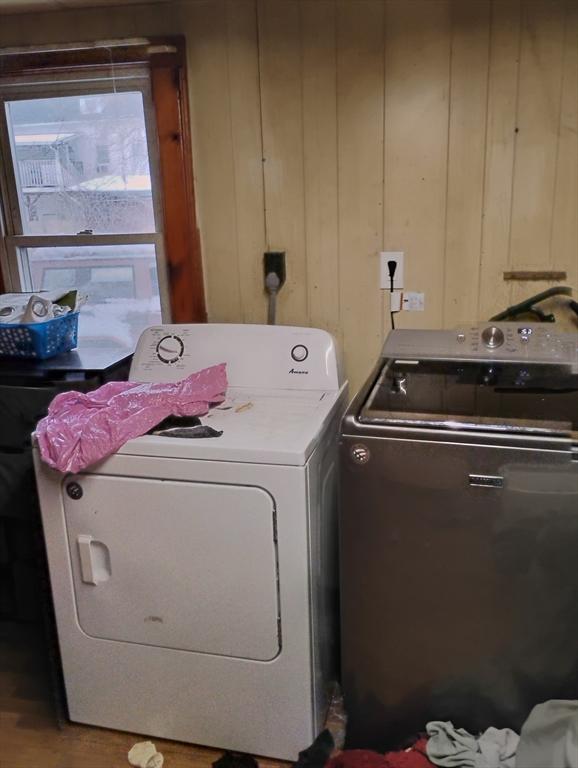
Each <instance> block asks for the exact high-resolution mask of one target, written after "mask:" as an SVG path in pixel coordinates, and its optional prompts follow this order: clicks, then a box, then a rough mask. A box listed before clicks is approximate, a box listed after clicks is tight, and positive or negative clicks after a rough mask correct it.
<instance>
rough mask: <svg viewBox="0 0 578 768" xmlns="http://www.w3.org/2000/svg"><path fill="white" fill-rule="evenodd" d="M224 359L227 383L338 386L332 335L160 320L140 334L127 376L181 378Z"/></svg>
mask: <svg viewBox="0 0 578 768" xmlns="http://www.w3.org/2000/svg"><path fill="white" fill-rule="evenodd" d="M219 363H226V365H227V377H228V380H229V385H230V386H236V387H249V386H250V387H253V388H259V387H263V388H282V389H320V390H331V389H336V388H339V387H340V386H341V381H342V378H341V374H340V371H339V365H338V360H337V351H336V348H335V342H334V340H333V338H332V337H331V336H330V334H328V333H327V332H325V331H321V330H318V329H316V328H292V327H290V326H267V325H265V326H262V325H234V324H230V325H228V324H227V325H221V324H211V323H199V324H194V325H158V326H153V327H151V328H147V330H146V331H144V332H143V334H142V335H141V337H140V339H139V342H138V345H137V348H136V351H135V354H134V358H133V362H132V365H131V369H130V379H131V381H158V382H163V381H167V382H170V381H179V380H180V379H184V378H185V377H186V376H188V375H190V374H191V373H194V372H196V371H199V370H201V369H202V368H207V367H209V366H211V365H217V364H219Z"/></svg>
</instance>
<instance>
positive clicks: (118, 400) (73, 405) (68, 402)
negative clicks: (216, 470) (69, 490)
mask: <svg viewBox="0 0 578 768" xmlns="http://www.w3.org/2000/svg"><path fill="white" fill-rule="evenodd" d="M226 389H227V374H226V366H225V364H224V363H223V364H221V365H214V366H212V367H211V368H205V369H204V370H202V371H199V372H197V373H192V374H191V375H190V376H187V378H186V379H183V380H182V381H178V382H175V383H162V382H161V383H144V384H143V383H139V382H135V381H110V382H108V384H104V386H102V387H99V388H98V389H95V390H94V391H92V392H63V393H61V394H59V395H56V397H55V398H54V400H53V401H52V402H51V404H50V406H49V408H48V415H47V416H46V417H45V418H44V419H42V420H41V421H39V422H38V425H37V427H36V438H37V440H38V446H39V448H40V454H41V456H42V459H43V460H44V461H45V462H46V463H47V464H49V465H50V466H51V467H53V468H54V469H58V470H60V471H61V472H78V471H80V470H81V469H84V468H85V467H88V466H90V465H91V464H94V463H95V462H96V461H99V460H100V459H104V458H105V457H106V456H110V455H111V454H112V453H114V452H115V451H117V450H118V449H119V448H120V447H121V446H122V445H124V444H125V443H126V442H127V440H131V439H132V438H134V437H139V436H140V435H144V434H145V433H146V432H148V431H149V429H151V428H152V427H154V426H155V425H156V424H159V423H160V422H162V421H163V419H166V418H167V416H170V415H176V416H200V415H201V414H204V413H207V411H208V410H209V407H210V406H211V405H212V404H215V403H222V402H223V400H224V399H225V394H224V393H225V392H226Z"/></svg>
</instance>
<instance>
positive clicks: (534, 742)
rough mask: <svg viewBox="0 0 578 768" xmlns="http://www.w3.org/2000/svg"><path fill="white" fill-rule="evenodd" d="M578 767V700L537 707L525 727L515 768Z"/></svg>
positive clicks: (547, 702) (544, 704)
mask: <svg viewBox="0 0 578 768" xmlns="http://www.w3.org/2000/svg"><path fill="white" fill-rule="evenodd" d="M544 766H548V768H578V701H561V700H552V701H546V702H544V703H543V704H538V705H537V706H536V707H534V709H533V710H532V711H531V712H530V716H529V717H528V719H527V720H526V722H525V723H524V725H523V726H522V733H521V734H520V744H519V746H518V752H517V754H516V768H544Z"/></svg>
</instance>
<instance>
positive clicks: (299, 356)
mask: <svg viewBox="0 0 578 768" xmlns="http://www.w3.org/2000/svg"><path fill="white" fill-rule="evenodd" d="M308 356H309V350H308V349H307V347H306V346H305V345H303V344H296V345H295V346H294V347H293V349H292V350H291V357H292V358H293V360H295V362H296V363H302V362H303V361H304V360H307V357H308Z"/></svg>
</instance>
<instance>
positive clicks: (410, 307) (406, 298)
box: [401, 291, 425, 312]
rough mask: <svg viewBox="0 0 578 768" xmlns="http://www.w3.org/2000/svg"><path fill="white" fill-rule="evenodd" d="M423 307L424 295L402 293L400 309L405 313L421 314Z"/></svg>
mask: <svg viewBox="0 0 578 768" xmlns="http://www.w3.org/2000/svg"><path fill="white" fill-rule="evenodd" d="M424 307H425V294H423V293H415V292H412V291H408V292H407V293H405V292H404V294H403V301H402V304H401V308H402V309H403V310H405V311H406V312H423V311H424Z"/></svg>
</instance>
